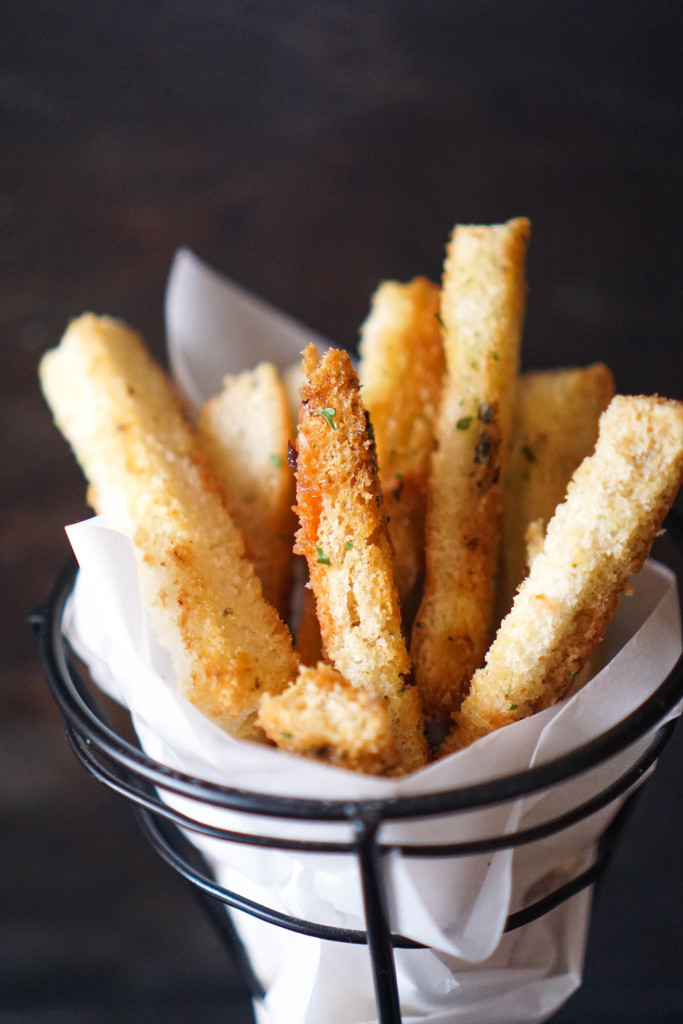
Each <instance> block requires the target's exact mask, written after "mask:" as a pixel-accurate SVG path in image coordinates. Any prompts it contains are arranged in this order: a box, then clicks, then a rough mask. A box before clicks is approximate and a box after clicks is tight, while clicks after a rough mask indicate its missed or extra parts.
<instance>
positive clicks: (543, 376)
mask: <svg viewBox="0 0 683 1024" xmlns="http://www.w3.org/2000/svg"><path fill="white" fill-rule="evenodd" d="M613 395H614V378H613V376H612V374H611V372H610V371H609V369H608V368H607V367H606V366H605V365H604V364H603V363H595V364H594V365H593V366H587V367H584V368H580V367H568V368H562V369H557V370H541V371H537V372H535V373H524V374H522V375H521V377H520V379H519V385H518V389H517V408H516V413H515V422H514V429H513V443H512V452H511V459H510V471H509V473H508V475H507V480H506V485H505V512H504V515H503V544H502V551H501V556H502V557H501V585H500V598H499V601H498V619H499V620H500V619H502V618H503V616H504V615H506V614H507V613H508V612H509V610H510V607H511V606H512V601H513V598H514V595H515V591H516V589H517V587H518V586H519V584H520V583H521V582H522V579H523V578H524V576H525V572H526V567H527V565H528V564H529V563H528V560H527V542H526V533H527V531H528V529H529V526H530V524H531V523H536V524H537V526H536V530H537V532H538V531H540V533H541V535H542V534H543V532H544V530H545V527H546V524H547V523H548V521H549V520H550V519H551V518H552V515H553V513H554V511H555V508H556V507H557V506H558V505H559V504H560V502H561V501H562V500H563V499H564V496H565V492H566V490H567V484H568V483H569V480H570V479H571V476H572V473H573V472H574V470H575V469H576V468H577V466H578V465H579V464H580V463H581V462H582V460H583V459H585V458H586V456H587V455H590V454H591V453H592V451H593V449H594V447H595V442H596V440H597V437H598V422H599V420H600V416H601V414H602V413H603V412H604V411H605V409H606V408H607V406H608V405H609V402H610V400H611V399H612V397H613Z"/></svg>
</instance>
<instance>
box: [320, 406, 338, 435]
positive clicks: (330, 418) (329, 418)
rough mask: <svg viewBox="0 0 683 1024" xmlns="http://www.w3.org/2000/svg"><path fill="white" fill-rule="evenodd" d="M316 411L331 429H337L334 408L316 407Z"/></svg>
mask: <svg viewBox="0 0 683 1024" xmlns="http://www.w3.org/2000/svg"><path fill="white" fill-rule="evenodd" d="M316 412H317V414H318V416H322V418H323V419H324V420H325V422H326V423H327V425H328V427H330V429H331V430H336V429H337V424H336V423H335V422H334V409H316Z"/></svg>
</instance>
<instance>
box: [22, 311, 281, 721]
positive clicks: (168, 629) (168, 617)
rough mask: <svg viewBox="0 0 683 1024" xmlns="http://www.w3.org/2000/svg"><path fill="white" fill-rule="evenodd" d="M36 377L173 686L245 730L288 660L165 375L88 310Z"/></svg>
mask: <svg viewBox="0 0 683 1024" xmlns="http://www.w3.org/2000/svg"><path fill="white" fill-rule="evenodd" d="M40 378H41V383H42V386H43V390H44V393H45V397H46V398H47V401H48V403H49V405H50V406H51V408H52V411H53V414H54V417H55V421H56V423H57V426H58V427H59V429H60V430H61V431H62V433H63V434H64V436H65V437H66V439H67V440H68V441H69V442H70V444H71V446H72V448H73V450H74V453H75V455H76V457H77V459H78V461H79V462H80V464H81V467H82V469H83V471H84V473H85V475H86V477H87V478H88V480H89V482H90V490H89V494H90V499H91V501H92V503H93V506H94V508H95V510H96V511H97V512H99V513H102V514H104V515H106V516H107V517H108V518H109V519H110V520H111V521H112V523H113V524H114V525H116V526H117V527H118V528H120V529H122V530H124V531H125V532H127V533H128V534H129V535H130V536H131V538H132V540H133V544H134V548H135V552H136V558H137V561H138V569H139V576H140V585H141V590H142V596H143V601H144V604H145V607H146V608H147V609H148V611H149V614H150V618H151V621H152V624H153V626H154V629H155V631H156V633H157V635H158V638H159V641H160V643H161V644H162V646H164V647H165V648H166V649H167V650H168V651H169V653H170V655H171V658H172V661H173V665H174V669H175V672H176V674H177V677H178V680H179V685H180V688H181V691H182V692H183V693H184V695H185V696H187V697H188V698H189V699H190V700H191V701H193V703H195V704H196V705H197V707H199V708H200V710H202V711H203V712H204V713H205V714H207V715H208V716H209V717H210V718H212V719H213V720H214V721H216V722H217V724H219V725H220V726H222V727H223V728H225V729H226V730H228V731H229V732H233V733H236V734H239V735H250V734H251V733H252V732H253V728H254V725H253V720H254V717H255V714H256V710H257V706H258V701H259V698H260V695H261V694H262V693H263V692H264V691H274V692H278V691H279V690H281V689H282V688H283V687H284V686H285V685H286V684H287V683H288V682H289V681H290V680H291V679H292V678H293V676H294V674H295V672H296V667H297V659H296V656H295V655H294V653H293V651H292V647H291V638H290V636H289V633H288V631H287V629H286V627H285V626H284V625H283V623H282V622H281V621H280V619H279V617H278V615H277V613H276V612H275V610H274V609H273V608H272V607H271V606H270V605H269V604H267V602H266V601H265V600H264V598H263V596H262V593H261V585H260V583H259V581H258V580H257V578H256V576H255V575H254V570H253V567H252V565H251V563H250V562H249V560H248V559H247V558H246V556H245V548H244V541H243V539H242V535H241V533H240V532H239V530H238V529H237V527H236V526H235V524H234V523H233V521H232V519H231V517H230V514H229V511H228V508H227V503H226V500H225V496H224V493H223V489H222V487H221V485H220V483H219V481H218V479H217V477H216V476H215V474H214V472H213V471H212V470H210V469H209V467H208V466H207V465H206V463H205V460H204V457H203V454H202V451H201V450H200V448H199V446H198V444H197V441H196V438H195V436H194V434H193V432H192V430H191V429H190V427H189V426H188V424H187V423H186V422H185V420H184V418H183V416H182V413H181V409H180V406H179V403H178V400H177V398H176V396H175V394H174V392H173V389H172V388H171V386H170V383H169V382H168V380H167V378H166V376H165V374H164V373H163V371H162V370H161V368H160V367H159V366H157V364H156V363H154V362H153V361H152V359H151V358H150V357H149V355H148V354H147V352H146V351H145V348H144V345H143V343H142V341H141V339H140V338H139V337H138V335H136V334H135V333H134V332H133V331H131V330H130V329H129V328H127V327H126V326H125V325H124V324H122V323H121V322H119V321H116V320H113V319H111V318H109V317H96V316H93V315H90V314H87V315H85V316H82V317H80V318H79V319H77V320H75V321H73V322H72V323H71V325H70V326H69V328H68V330H67V331H66V334H65V335H64V338H63V339H62V341H61V343H60V345H59V346H58V347H57V348H56V349H53V350H52V351H50V352H48V353H47V354H46V355H45V356H44V358H43V360H42V362H41V366H40Z"/></svg>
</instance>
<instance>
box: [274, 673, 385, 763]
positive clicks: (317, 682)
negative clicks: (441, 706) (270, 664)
mask: <svg viewBox="0 0 683 1024" xmlns="http://www.w3.org/2000/svg"><path fill="white" fill-rule="evenodd" d="M258 722H259V725H260V726H261V728H262V729H263V731H264V732H265V734H266V736H267V737H268V738H269V739H270V740H271V741H272V742H273V743H275V745H276V746H278V747H280V748H281V749H283V750H288V751H290V752H291V753H296V754H303V755H304V756H306V757H314V758H316V759H318V760H322V761H327V762H329V763H330V764H334V765H337V766H338V767H340V768H348V769H350V770H351V771H357V772H366V773H368V774H371V775H382V774H385V773H388V772H390V771H391V770H392V769H393V768H394V767H395V764H396V749H395V744H394V736H393V732H392V729H391V724H390V721H389V713H388V710H387V706H386V703H385V702H384V701H382V700H381V699H380V698H379V697H376V696H373V695H372V694H370V693H366V692H365V691H363V690H359V689H357V688H356V687H354V686H351V684H350V683H348V682H347V681H346V680H345V679H344V677H343V676H342V675H341V674H340V673H339V672H337V670H336V669H334V668H332V667H331V666H330V665H325V664H323V663H319V664H318V665H316V666H314V667H302V668H300V669H299V675H298V677H297V679H296V680H295V682H294V683H292V685H291V686H289V687H288V688H287V689H286V690H285V691H284V692H283V693H281V694H278V695H277V696H271V695H270V694H265V695H264V696H263V698H262V701H261V710H260V712H259V717H258Z"/></svg>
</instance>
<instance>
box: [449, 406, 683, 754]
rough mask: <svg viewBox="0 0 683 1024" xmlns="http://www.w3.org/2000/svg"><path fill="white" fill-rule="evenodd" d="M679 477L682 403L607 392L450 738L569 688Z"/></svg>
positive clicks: (461, 737)
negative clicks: (593, 441) (584, 451)
mask: <svg viewBox="0 0 683 1024" xmlns="http://www.w3.org/2000/svg"><path fill="white" fill-rule="evenodd" d="M682 480H683V403H680V402H674V401H670V400H667V399H661V398H656V397H655V398H648V397H628V396H623V395H617V396H616V397H615V398H614V399H613V400H612V402H611V403H610V405H609V407H608V409H607V410H606V412H605V413H604V414H603V416H602V418H601V420H600V433H599V438H598V442H597V445H596V449H595V453H594V454H593V455H592V456H590V457H589V458H587V459H585V460H584V461H583V462H582V463H581V465H580V466H579V468H578V469H577V471H576V472H575V474H574V476H573V478H572V481H571V483H570V485H569V488H568V491H567V498H566V500H565V501H564V502H563V504H561V505H560V506H559V507H558V509H557V511H556V512H555V515H554V516H553V518H552V519H551V521H550V523H549V525H548V529H547V533H546V538H545V543H544V546H543V551H542V552H541V553H540V554H539V555H537V557H536V558H535V560H534V562H533V565H532V566H531V570H530V572H529V575H528V576H527V578H526V579H525V581H524V582H523V583H522V585H521V586H520V588H519V592H518V594H517V597H516V598H515V601H514V604H513V606H512V610H511V611H510V613H509V614H508V615H507V617H506V618H505V619H504V620H503V623H502V624H501V627H500V629H499V631H498V635H497V636H496V639H495V641H494V643H493V645H492V646H491V648H490V650H489V652H488V654H487V656H486V665H485V667H484V668H483V669H480V670H479V671H478V672H476V673H475V675H474V677H473V679H472V685H471V688H470V692H469V694H468V696H467V698H466V699H465V701H464V702H463V705H462V708H461V711H460V713H459V714H457V715H456V721H457V724H458V727H459V730H460V732H459V733H457V732H456V734H455V736H454V737H453V738H452V741H451V742H458V741H459V742H460V745H462V744H464V743H467V742H471V740H472V739H475V738H477V736H480V735H483V734H485V733H487V732H490V731H491V730H493V729H498V728H500V727H501V726H503V725H506V724H508V723H510V722H513V721H516V720H518V719H520V718H523V717H526V716H527V715H529V714H531V713H532V712H534V711H537V710H540V709H541V708H544V707H548V706H549V705H551V704H553V703H554V702H555V701H557V700H559V699H560V698H562V697H563V696H564V695H565V694H566V693H567V692H568V691H569V689H570V688H571V687H572V685H573V683H574V681H575V680H576V679H577V677H578V674H579V673H580V672H581V669H582V667H583V665H584V664H585V661H586V659H587V658H588V656H589V654H590V653H591V651H592V650H593V649H594V647H595V646H596V644H597V643H598V642H599V641H600V640H601V639H602V637H603V635H604V632H605V630H606V628H607V626H608V624H609V622H610V621H611V619H612V617H613V615H614V612H615V610H616V606H617V602H618V598H619V594H620V593H621V592H622V591H623V590H625V589H626V587H627V586H628V584H629V581H630V579H631V577H632V576H633V575H634V574H636V573H638V572H639V571H640V569H641V568H642V565H643V562H644V561H645V559H646V557H647V555H648V553H649V551H650V547H651V545H652V542H653V539H654V537H655V536H656V534H657V531H658V530H659V528H660V526H661V524H662V521H663V519H664V516H665V515H666V513H667V511H668V510H669V508H670V507H671V504H672V503H673V500H674V498H675V496H676V493H677V491H678V489H679V487H680V485H681V481H682Z"/></svg>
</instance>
